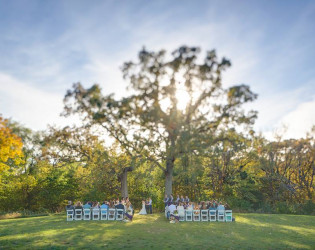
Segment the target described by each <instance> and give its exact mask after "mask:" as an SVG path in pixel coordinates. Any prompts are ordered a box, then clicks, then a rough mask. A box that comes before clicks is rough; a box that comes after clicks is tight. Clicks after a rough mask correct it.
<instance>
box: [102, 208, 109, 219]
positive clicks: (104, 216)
mask: <svg viewBox="0 0 315 250" xmlns="http://www.w3.org/2000/svg"><path fill="white" fill-rule="evenodd" d="M107 217H108V211H107V208H101V220H107Z"/></svg>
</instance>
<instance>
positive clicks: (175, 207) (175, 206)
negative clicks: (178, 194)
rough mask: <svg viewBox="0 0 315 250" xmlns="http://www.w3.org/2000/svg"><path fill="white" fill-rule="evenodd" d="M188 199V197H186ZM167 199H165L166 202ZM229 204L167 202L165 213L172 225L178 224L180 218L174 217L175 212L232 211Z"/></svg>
mask: <svg viewBox="0 0 315 250" xmlns="http://www.w3.org/2000/svg"><path fill="white" fill-rule="evenodd" d="M186 197H187V196H186ZM165 200H166V199H164V202H165ZM230 209H231V208H230V206H229V204H228V203H226V202H225V203H224V202H222V201H217V200H211V201H201V202H190V201H188V202H186V201H185V202H181V201H180V202H167V203H165V211H166V216H167V218H168V219H170V220H171V222H172V223H175V222H178V221H179V217H178V216H175V215H174V211H183V212H184V211H185V210H190V211H194V213H200V210H230ZM196 210H197V211H196Z"/></svg>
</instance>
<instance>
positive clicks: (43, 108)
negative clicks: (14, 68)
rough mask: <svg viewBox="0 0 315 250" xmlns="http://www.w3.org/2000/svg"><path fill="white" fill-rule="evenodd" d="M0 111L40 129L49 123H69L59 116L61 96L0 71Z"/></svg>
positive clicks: (28, 125) (35, 128)
mask: <svg viewBox="0 0 315 250" xmlns="http://www.w3.org/2000/svg"><path fill="white" fill-rule="evenodd" d="M0 95H1V99H0V107H1V110H0V112H1V113H2V115H3V116H4V117H5V118H12V119H13V120H15V121H18V122H20V123H22V124H24V125H25V126H27V127H29V128H31V129H34V130H42V129H45V128H46V127H47V124H50V125H53V124H55V125H59V126H63V125H66V124H68V123H69V121H66V119H65V118H62V117H60V116H59V114H60V113H61V112H62V110H63V102H62V99H63V96H62V95H59V94H56V93H50V92H46V91H43V90H40V89H38V88H34V87H31V85H30V84H29V83H26V82H22V81H19V80H17V79H15V78H14V77H12V76H10V75H7V74H4V73H1V72H0Z"/></svg>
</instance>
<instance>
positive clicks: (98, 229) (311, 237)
mask: <svg viewBox="0 0 315 250" xmlns="http://www.w3.org/2000/svg"><path fill="white" fill-rule="evenodd" d="M236 220H237V222H235V223H219V222H211V223H210V222H181V223H176V224H170V223H168V221H167V220H165V218H164V215H163V214H153V215H146V216H140V215H135V217H134V221H133V222H130V223H124V222H121V221H71V222H67V221H66V220H65V216H59V215H58V216H49V217H35V218H23V219H10V220H4V221H0V246H3V247H5V248H18V247H21V248H54V249H58V248H81V249H83V248H104V247H106V248H109V249H117V248H134V249H139V248H153V249H165V248H183V249H190V248H220V247H221V248H230V249H240V248H242V249H243V248H258V249H268V248H269V249H275V248H277V249H279V248H280V249H281V248H282V249H287V248H304V249H313V248H314V246H315V217H312V216H291V215H261V214H238V215H237V216H236ZM305 225H307V226H305Z"/></svg>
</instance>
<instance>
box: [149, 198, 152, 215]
mask: <svg viewBox="0 0 315 250" xmlns="http://www.w3.org/2000/svg"><path fill="white" fill-rule="evenodd" d="M148 205H149V213H150V214H152V199H151V197H149V203H148Z"/></svg>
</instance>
